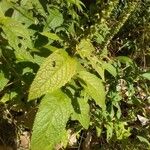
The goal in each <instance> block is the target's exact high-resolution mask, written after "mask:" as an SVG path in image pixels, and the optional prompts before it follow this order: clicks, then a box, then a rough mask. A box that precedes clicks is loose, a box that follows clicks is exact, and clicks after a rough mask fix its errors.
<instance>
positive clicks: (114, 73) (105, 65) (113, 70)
mask: <svg viewBox="0 0 150 150" xmlns="http://www.w3.org/2000/svg"><path fill="white" fill-rule="evenodd" d="M102 67H103V68H104V69H106V70H107V71H108V72H109V73H110V74H111V75H112V76H114V77H116V76H117V71H116V68H115V67H114V66H113V65H112V64H110V63H102Z"/></svg>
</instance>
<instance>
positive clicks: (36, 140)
mask: <svg viewBox="0 0 150 150" xmlns="http://www.w3.org/2000/svg"><path fill="white" fill-rule="evenodd" d="M70 110H71V101H70V99H69V98H68V97H67V96H66V95H65V94H64V93H63V92H61V91H55V92H54V93H51V94H47V95H46V96H45V97H44V98H43V99H42V101H41V103H40V106H39V110H38V113H37V115H36V118H35V122H34V126H33V133H32V138H31V149H32V150H40V149H44V150H52V149H55V147H56V145H57V144H60V143H63V142H64V143H66V140H67V132H66V129H65V128H66V123H67V121H68V119H69V117H70V114H71V111H70Z"/></svg>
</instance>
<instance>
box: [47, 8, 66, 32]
mask: <svg viewBox="0 0 150 150" xmlns="http://www.w3.org/2000/svg"><path fill="white" fill-rule="evenodd" d="M63 22H64V19H63V15H62V14H61V12H60V11H59V10H58V9H52V8H51V9H50V10H49V16H48V17H47V26H48V27H50V28H52V29H53V30H54V29H55V28H57V27H59V26H61V25H62V24H63ZM45 29H47V27H46V28H45Z"/></svg>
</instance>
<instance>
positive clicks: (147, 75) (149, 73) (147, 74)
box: [141, 72, 150, 80]
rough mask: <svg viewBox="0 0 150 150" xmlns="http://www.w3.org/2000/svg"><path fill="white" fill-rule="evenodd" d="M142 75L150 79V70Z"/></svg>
mask: <svg viewBox="0 0 150 150" xmlns="http://www.w3.org/2000/svg"><path fill="white" fill-rule="evenodd" d="M141 76H142V77H144V78H145V79H148V80H150V72H146V73H143V74H142V75H141Z"/></svg>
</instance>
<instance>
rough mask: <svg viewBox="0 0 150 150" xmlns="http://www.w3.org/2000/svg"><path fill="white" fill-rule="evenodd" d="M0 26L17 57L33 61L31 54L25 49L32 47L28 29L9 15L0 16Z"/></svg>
mask: <svg viewBox="0 0 150 150" xmlns="http://www.w3.org/2000/svg"><path fill="white" fill-rule="evenodd" d="M0 26H1V27H2V29H3V31H4V33H5V35H6V39H7V40H8V43H9V45H10V46H11V47H12V48H13V49H14V50H15V54H16V57H17V59H18V60H29V61H33V58H32V56H31V55H30V53H29V52H28V51H27V50H26V49H27V48H32V41H31V39H30V34H29V31H28V30H27V29H26V28H25V27H24V26H23V25H22V24H21V23H20V22H18V21H16V20H14V19H11V18H9V17H0Z"/></svg>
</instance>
